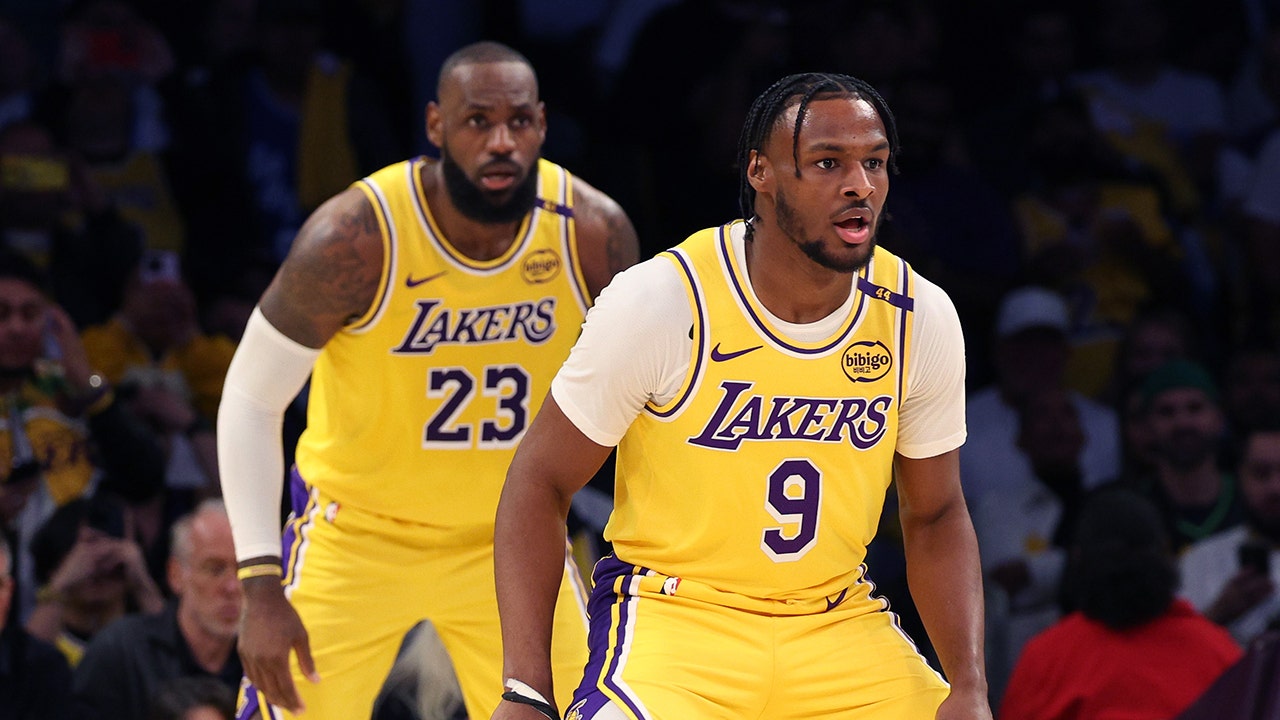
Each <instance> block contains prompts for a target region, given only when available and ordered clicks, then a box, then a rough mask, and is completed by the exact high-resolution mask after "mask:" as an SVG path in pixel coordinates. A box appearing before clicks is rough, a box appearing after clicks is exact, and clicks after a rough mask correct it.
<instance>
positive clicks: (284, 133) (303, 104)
mask: <svg viewBox="0 0 1280 720" xmlns="http://www.w3.org/2000/svg"><path fill="white" fill-rule="evenodd" d="M256 23H257V26H258V33H257V38H258V42H257V43H256V45H255V47H254V52H253V53H252V54H251V56H250V57H251V58H252V61H251V62H250V63H247V64H230V65H224V66H222V67H221V68H219V69H218V71H217V72H215V73H213V74H212V75H211V76H210V78H209V81H208V83H206V84H204V85H202V86H198V87H193V88H191V92H190V94H189V95H188V96H187V97H185V98H184V99H183V100H182V101H181V104H182V105H183V110H182V116H183V118H184V121H185V122H186V123H188V126H187V127H185V128H184V129H183V133H184V135H183V136H182V138H181V139H180V142H179V143H176V146H175V157H174V167H175V169H177V168H182V169H183V171H184V172H185V175H184V176H182V177H176V178H175V182H177V183H178V184H179V185H180V187H181V190H180V193H181V195H182V198H183V199H182V203H183V207H184V208H186V212H187V213H188V215H189V217H190V219H191V225H192V235H191V238H190V248H189V252H188V255H187V257H186V258H184V259H185V261H186V264H187V267H188V268H189V270H190V271H191V277H190V281H191V283H192V288H193V290H194V291H195V293H196V295H197V297H200V298H203V297H205V296H206V295H207V294H208V293H211V292H212V291H213V290H214V289H215V288H216V287H217V286H218V284H219V283H220V282H222V281H223V280H224V279H225V278H228V277H234V276H235V275H236V274H237V273H238V272H239V270H240V269H241V268H242V267H244V266H245V265H246V264H252V263H254V262H269V263H270V264H271V265H272V267H276V266H278V265H279V264H280V262H281V261H282V260H283V259H284V257H285V254H286V253H287V252H288V251H289V247H290V245H291V244H292V242H293V238H294V236H295V235H296V234H297V232H298V230H299V228H300V227H301V225H302V221H303V220H304V219H305V218H306V217H307V214H308V213H309V212H310V211H312V210H314V209H315V208H316V207H317V206H319V205H320V203H321V202H322V201H323V200H325V199H326V198H328V197H330V196H332V195H335V194H337V193H338V192H340V191H342V190H343V189H345V188H346V187H347V186H348V185H349V184H350V183H352V182H354V181H355V180H358V179H359V178H360V177H361V176H363V175H365V174H368V173H370V172H372V171H374V170H376V169H377V168H379V167H382V166H384V165H389V164H391V163H392V162H394V161H395V160H398V159H400V158H401V157H402V156H403V151H402V145H403V143H402V142H400V140H399V138H398V136H397V135H396V134H395V132H394V131H393V130H392V129H391V120H390V119H389V118H387V117H386V114H385V113H384V112H383V109H384V107H385V104H384V102H383V100H382V98H381V93H380V91H379V88H378V85H377V83H376V82H373V80H372V79H371V78H369V77H366V76H364V75H362V74H360V73H358V72H356V71H355V70H354V69H353V68H352V67H351V66H350V65H349V64H348V63H347V62H346V61H344V60H342V59H341V58H339V57H337V56H335V55H333V54H331V53H329V52H327V51H326V50H325V48H324V47H323V45H322V42H323V35H322V28H323V15H322V13H321V11H320V5H319V4H318V3H315V2H311V1H310V0H259V2H258V6H257V15H256ZM210 186H215V187H219V188H231V189H232V191H231V192H225V193H224V192H219V193H210V192H208V188H209V187H210Z"/></svg>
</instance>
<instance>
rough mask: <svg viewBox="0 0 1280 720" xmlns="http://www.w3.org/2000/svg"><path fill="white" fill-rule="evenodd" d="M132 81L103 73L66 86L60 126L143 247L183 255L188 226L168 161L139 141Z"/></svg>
mask: <svg viewBox="0 0 1280 720" xmlns="http://www.w3.org/2000/svg"><path fill="white" fill-rule="evenodd" d="M132 90H133V87H132V85H131V83H130V81H129V79H128V78H125V77H121V76H119V75H114V74H113V75H102V76H98V77H86V78H80V79H77V80H76V81H75V82H74V83H73V84H71V85H68V86H67V87H66V88H65V97H63V98H62V101H63V102H62V107H61V108H60V112H61V118H60V124H61V126H62V131H63V133H64V134H65V137H66V140H67V145H68V147H69V148H70V149H71V150H72V151H73V152H75V153H76V155H77V156H78V157H79V158H81V159H83V161H84V163H85V169H86V171H87V172H88V174H89V175H90V177H92V179H93V181H94V182H95V183H96V184H97V186H98V187H100V188H101V189H102V192H103V194H104V195H105V196H106V198H107V200H108V202H109V203H110V204H111V205H112V206H113V207H114V208H115V209H116V211H117V212H119V213H120V216H121V217H122V218H124V220H126V221H127V222H129V223H131V224H132V225H134V226H135V227H137V228H138V230H139V231H140V232H141V234H142V239H143V244H144V245H145V246H146V247H150V248H161V249H165V250H174V251H179V252H181V251H182V249H183V247H184V246H185V244H186V222H185V220H184V218H183V217H182V216H181V214H180V213H179V210H178V205H177V200H176V198H175V195H174V189H173V186H172V183H171V182H170V180H169V171H168V169H167V168H166V166H165V157H164V156H163V155H162V153H161V152H160V151H159V150H151V149H146V148H142V147H139V146H138V145H137V144H136V142H137V141H136V139H135V138H134V137H133V131H134V127H133V121H134V117H135V116H136V115H137V112H138V111H137V108H135V107H134V103H135V102H136V98H135V96H134V94H133V92H132Z"/></svg>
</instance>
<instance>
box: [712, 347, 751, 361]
mask: <svg viewBox="0 0 1280 720" xmlns="http://www.w3.org/2000/svg"><path fill="white" fill-rule="evenodd" d="M762 347H764V346H763V345H756V346H755V347H749V348H743V349H741V350H734V351H733V352H727V353H722V352H720V343H716V346H715V347H713V348H711V361H712V362H724V361H725V360H732V359H734V358H736V357H742V356H743V355H746V354H747V353H749V352H754V351H756V350H759V349H760V348H762Z"/></svg>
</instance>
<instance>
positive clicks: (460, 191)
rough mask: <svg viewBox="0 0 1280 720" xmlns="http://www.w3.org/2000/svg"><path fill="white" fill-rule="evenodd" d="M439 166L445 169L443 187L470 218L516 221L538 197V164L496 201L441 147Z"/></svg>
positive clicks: (489, 221)
mask: <svg viewBox="0 0 1280 720" xmlns="http://www.w3.org/2000/svg"><path fill="white" fill-rule="evenodd" d="M440 167H441V169H442V170H443V171H444V186H445V189H446V190H447V191H448V192H449V199H450V200H452V201H453V206H454V207H456V208H458V211H459V212H461V213H462V214H463V215H465V216H466V217H467V218H468V219H469V220H474V221H476V222H480V223H485V224H487V225H504V224H507V223H513V222H517V221H518V220H520V219H521V218H523V217H524V216H525V215H526V214H528V212H529V211H530V210H531V209H533V203H534V200H536V199H537V197H538V166H537V164H536V163H535V164H534V166H533V168H532V169H531V170H530V171H529V173H528V174H527V175H525V177H524V179H523V180H521V181H520V183H519V184H518V185H516V186H515V188H513V189H512V191H511V197H510V198H508V199H507V201H506V202H501V203H500V202H497V201H496V200H494V199H493V198H494V194H493V193H490V192H489V191H487V190H484V189H482V188H480V187H478V186H477V185H476V184H475V183H473V182H471V178H469V177H467V174H466V173H465V172H463V171H462V168H461V167H460V166H459V165H458V163H456V162H454V160H453V158H452V157H451V156H450V155H449V151H448V150H447V149H444V148H441V149H440Z"/></svg>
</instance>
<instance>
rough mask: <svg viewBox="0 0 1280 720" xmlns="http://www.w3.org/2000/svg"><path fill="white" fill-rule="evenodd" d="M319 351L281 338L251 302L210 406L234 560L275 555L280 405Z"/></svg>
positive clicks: (292, 393)
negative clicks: (214, 412)
mask: <svg viewBox="0 0 1280 720" xmlns="http://www.w3.org/2000/svg"><path fill="white" fill-rule="evenodd" d="M319 354H320V351H319V350H317V349H314V348H309V347H307V346H305V345H301V344H299V343H297V342H295V341H293V340H291V339H290V338H288V337H286V336H285V335H284V334H283V333H281V332H280V331H279V330H277V329H276V328H275V327H273V326H272V325H271V323H270V322H269V321H268V320H267V318H266V317H265V316H263V314H262V310H261V309H259V308H254V310H253V314H252V315H251V316H250V317H249V322H248V324H247V325H246V326H245V330H244V337H243V338H242V339H241V340H240V344H239V346H238V347H237V348H236V354H235V357H233V358H232V360H231V366H230V368H228V370H227V379H226V382H225V384H224V385H223V388H222V403H221V405H219V407H218V472H219V475H220V476H221V480H222V495H223V500H224V502H225V503H226V506H227V516H228V517H229V518H230V519H231V535H232V538H233V539H234V540H235V546H236V559H237V560H247V559H249V558H254V557H260V556H263V555H274V556H279V555H280V497H281V493H282V491H283V489H284V445H283V441H282V438H281V429H282V427H283V425H284V411H285V409H286V408H288V406H289V403H291V402H293V399H294V398H295V397H296V396H297V395H298V391H299V390H301V389H302V386H303V385H304V384H305V383H306V381H307V377H308V376H310V374H311V366H312V365H313V364H315V360H316V357H317V356H318V355H319Z"/></svg>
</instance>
